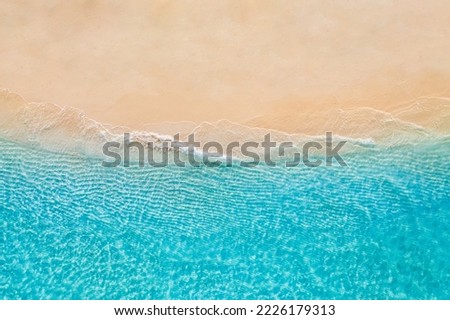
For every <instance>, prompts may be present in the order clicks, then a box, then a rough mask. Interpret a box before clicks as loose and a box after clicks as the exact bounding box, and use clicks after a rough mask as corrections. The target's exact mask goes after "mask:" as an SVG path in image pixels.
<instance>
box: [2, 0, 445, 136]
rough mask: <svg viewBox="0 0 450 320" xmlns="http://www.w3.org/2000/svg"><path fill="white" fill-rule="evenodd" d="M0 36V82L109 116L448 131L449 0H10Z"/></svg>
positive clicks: (167, 127)
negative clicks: (386, 124)
mask: <svg viewBox="0 0 450 320" xmlns="http://www.w3.org/2000/svg"><path fill="white" fill-rule="evenodd" d="M0 36H1V41H0V61H1V63H0V87H2V88H8V89H9V90H11V91H13V92H17V93H18V94H20V95H21V96H23V97H24V98H25V99H27V100H28V101H48V102H52V103H55V104H58V105H61V106H72V107H75V108H78V109H81V110H83V112H84V113H85V114H86V115H87V116H88V117H91V118H93V119H95V120H96V121H99V122H102V123H109V124H112V125H114V126H127V127H130V128H132V129H136V130H144V129H145V130H153V131H160V132H162V131H167V133H173V132H175V131H177V130H178V129H180V128H181V130H182V131H185V132H189V131H190V130H192V129H193V128H194V127H195V126H196V125H197V124H199V123H202V122H204V121H208V122H214V121H218V120H221V119H227V120H230V121H233V122H235V123H239V124H243V125H246V126H258V127H263V128H271V129H275V130H280V131H284V132H288V133H294V132H295V133H308V134H320V133H323V131H324V130H336V131H338V133H342V134H344V133H345V134H352V133H353V134H355V135H361V134H362V133H363V132H364V130H366V129H367V128H369V127H370V126H371V125H374V124H375V122H374V121H372V120H371V119H372V118H368V120H367V118H366V120H367V121H365V122H364V121H363V120H364V119H365V117H364V112H363V113H362V114H361V110H369V111H370V112H369V113H368V115H369V116H370V114H372V115H373V114H374V113H375V114H376V116H373V119H378V118H379V117H383V116H384V115H386V112H388V113H389V114H390V115H393V116H394V117H396V118H398V119H400V120H404V121H410V122H415V123H417V124H419V125H422V126H425V127H428V128H431V129H432V130H434V131H436V132H444V133H448V131H449V128H450V124H449V117H448V110H449V103H448V100H447V99H445V97H448V96H449V95H450V80H449V79H450V59H448V56H449V53H450V41H449V39H450V2H448V1H439V0H430V1H426V2H423V1H418V0H414V1H354V2H353V3H351V2H348V1H306V2H300V1H265V0H260V1H148V2H147V1H146V2H144V1H128V2H126V1H88V0H85V1H71V2H67V3H66V2H63V1H49V0H45V1H33V2H28V1H17V0H14V1H12V0H9V1H2V2H1V3H0ZM435 97H437V99H435ZM424 106H425V107H424ZM1 107H2V108H4V106H1ZM358 108H366V109H358ZM351 109H358V110H357V111H355V112H356V114H357V116H356V117H353V116H352V114H353V111H349V110H351ZM342 110H344V111H342ZM345 110H346V111H345ZM443 110H444V111H443ZM345 112H347V116H348V117H350V118H351V117H353V119H356V120H355V121H359V120H361V121H362V123H363V125H359V126H358V125H356V127H357V128H355V125H354V124H353V125H352V121H347V122H346V121H343V122H342V121H341V122H339V123H334V122H333V121H330V120H334V119H336V118H339V117H340V116H342V115H343V114H345ZM436 116H439V117H440V118H441V120H439V119H436V118H433V117H436ZM166 121H170V122H172V123H171V124H167V122H166ZM180 121H184V122H182V123H180V124H178V125H177V124H176V123H178V122H180ZM353 122H354V121H353ZM174 123H175V124H174ZM163 133H164V132H163Z"/></svg>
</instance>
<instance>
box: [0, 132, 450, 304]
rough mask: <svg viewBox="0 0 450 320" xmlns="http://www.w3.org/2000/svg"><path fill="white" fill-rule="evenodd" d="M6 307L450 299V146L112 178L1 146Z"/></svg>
mask: <svg viewBox="0 0 450 320" xmlns="http://www.w3.org/2000/svg"><path fill="white" fill-rule="evenodd" d="M0 150H1V153H0V231H1V238H0V239H1V240H0V241H1V242H0V244H1V255H0V266H1V274H0V296H1V298H6V299H125V298H127V299H450V197H449V196H450V194H449V193H450V179H449V178H450V161H449V160H450V141H449V140H448V139H447V140H445V139H444V140H441V141H434V142H432V141H431V142H430V141H429V142H426V143H422V144H418V145H409V146H404V147H397V148H389V149H383V148H381V149H377V148H373V149H369V150H366V151H360V152H357V153H353V154H348V155H346V157H345V160H346V162H347V164H348V167H331V168H330V167H318V168H307V167H298V168H281V167H277V168H268V167H264V166H258V167H256V168H241V167H232V168H227V167H220V168H206V167H203V168H178V167H168V168H163V169H161V168H150V167H147V168H137V167H131V168H104V167H102V166H101V161H99V160H98V159H90V158H87V157H81V156H69V155H61V154H56V153H50V152H45V151H40V150H38V149H32V148H29V147H23V146H21V145H18V144H15V143H12V142H7V141H0Z"/></svg>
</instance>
